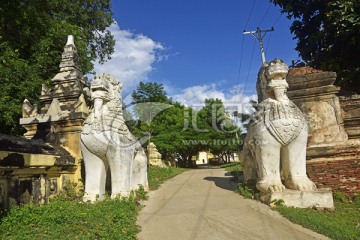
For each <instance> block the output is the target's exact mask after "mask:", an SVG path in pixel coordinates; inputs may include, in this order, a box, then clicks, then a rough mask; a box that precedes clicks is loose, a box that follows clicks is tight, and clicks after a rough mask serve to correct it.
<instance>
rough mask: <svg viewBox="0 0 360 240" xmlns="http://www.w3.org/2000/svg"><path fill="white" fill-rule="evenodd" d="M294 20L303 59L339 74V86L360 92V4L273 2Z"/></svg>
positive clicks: (338, 0)
mask: <svg viewBox="0 0 360 240" xmlns="http://www.w3.org/2000/svg"><path fill="white" fill-rule="evenodd" d="M270 2H273V3H274V4H275V5H279V6H280V7H281V8H282V12H284V13H286V14H287V17H288V18H289V19H293V20H294V21H293V23H292V25H291V27H290V30H291V32H292V33H293V34H294V35H295V38H296V39H297V46H296V48H295V49H296V50H297V51H298V52H299V54H300V56H301V57H302V59H303V60H304V61H305V62H306V63H307V64H309V65H310V66H313V67H315V68H318V69H322V70H327V71H335V72H337V73H338V81H337V83H338V84H339V85H341V86H343V88H344V89H346V90H348V91H353V92H357V93H360V61H358V58H359V55H360V47H359V46H360V35H359V32H360V1H354V0H335V1H334V0H332V1H326V0H318V1H314V0H270Z"/></svg>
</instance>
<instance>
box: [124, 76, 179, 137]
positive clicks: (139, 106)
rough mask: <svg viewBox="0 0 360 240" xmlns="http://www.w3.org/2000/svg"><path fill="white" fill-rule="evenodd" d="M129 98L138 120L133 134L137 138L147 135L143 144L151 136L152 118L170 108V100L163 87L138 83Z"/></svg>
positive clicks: (154, 83)
mask: <svg viewBox="0 0 360 240" xmlns="http://www.w3.org/2000/svg"><path fill="white" fill-rule="evenodd" d="M131 97H132V102H133V104H135V106H134V113H135V116H136V117H137V120H138V122H137V125H136V128H134V134H135V135H136V136H138V137H141V136H142V137H143V136H144V135H147V136H148V140H147V141H143V142H148V141H150V139H151V136H152V134H153V118H154V117H155V116H156V115H157V114H159V113H160V112H161V111H164V110H165V109H167V108H169V107H171V106H172V105H171V104H172V99H171V98H168V96H167V93H166V91H165V90H164V86H163V85H162V84H158V83H156V82H148V83H143V82H140V83H139V86H138V87H137V88H136V90H134V91H133V92H132V94H131Z"/></svg>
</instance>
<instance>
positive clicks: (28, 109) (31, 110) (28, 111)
mask: <svg viewBox="0 0 360 240" xmlns="http://www.w3.org/2000/svg"><path fill="white" fill-rule="evenodd" d="M37 112H38V108H37V106H36V104H34V105H32V104H31V103H30V102H29V100H27V99H25V100H24V102H23V105H22V117H23V118H28V117H35V116H36V115H37Z"/></svg>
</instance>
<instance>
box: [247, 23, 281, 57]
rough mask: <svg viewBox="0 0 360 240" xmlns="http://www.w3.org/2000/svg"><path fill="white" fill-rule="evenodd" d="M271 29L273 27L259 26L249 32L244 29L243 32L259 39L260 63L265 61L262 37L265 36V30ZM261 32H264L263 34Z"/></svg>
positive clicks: (272, 29)
mask: <svg viewBox="0 0 360 240" xmlns="http://www.w3.org/2000/svg"><path fill="white" fill-rule="evenodd" d="M273 31H274V28H273V27H272V28H271V29H268V30H260V28H257V29H256V31H250V32H247V31H245V30H244V34H251V35H252V36H253V37H254V38H256V39H257V40H258V41H259V45H260V53H261V59H262V63H264V62H265V52H264V45H263V38H264V37H265V35H266V33H267V32H273ZM262 33H264V35H263V34H262Z"/></svg>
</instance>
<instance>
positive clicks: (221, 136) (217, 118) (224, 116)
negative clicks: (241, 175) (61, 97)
mask: <svg viewBox="0 0 360 240" xmlns="http://www.w3.org/2000/svg"><path fill="white" fill-rule="evenodd" d="M198 119H199V121H200V119H203V120H204V121H205V122H206V124H207V126H206V129H207V131H208V133H207V135H208V139H212V141H210V143H211V144H209V145H208V147H207V149H208V150H210V151H211V153H212V154H214V155H216V156H218V157H219V158H220V159H221V160H222V161H224V162H229V161H230V157H231V155H233V154H234V153H237V152H238V150H239V147H240V139H241V129H240V128H239V127H237V126H236V125H235V124H234V123H233V122H232V121H231V120H230V115H229V113H227V112H226V111H225V106H224V104H223V102H222V101H221V100H220V99H205V106H204V107H203V108H202V109H201V110H200V111H199V114H198Z"/></svg>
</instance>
